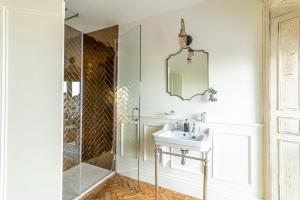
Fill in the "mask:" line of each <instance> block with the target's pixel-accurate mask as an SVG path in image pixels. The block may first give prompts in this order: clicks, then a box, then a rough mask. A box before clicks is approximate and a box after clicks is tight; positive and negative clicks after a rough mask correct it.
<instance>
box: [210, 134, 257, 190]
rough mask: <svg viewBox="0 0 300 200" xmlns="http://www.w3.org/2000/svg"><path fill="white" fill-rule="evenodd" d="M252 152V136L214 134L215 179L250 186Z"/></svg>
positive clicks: (213, 161)
mask: <svg viewBox="0 0 300 200" xmlns="http://www.w3.org/2000/svg"><path fill="white" fill-rule="evenodd" d="M251 150H252V148H251V136H247V135H240V134H238V133H222V132H214V136H213V156H212V157H213V160H212V163H213V178H214V179H220V180H223V181H229V182H234V183H237V184H250V183H251Z"/></svg>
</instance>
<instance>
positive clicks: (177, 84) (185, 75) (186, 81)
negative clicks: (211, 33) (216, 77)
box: [167, 48, 209, 100]
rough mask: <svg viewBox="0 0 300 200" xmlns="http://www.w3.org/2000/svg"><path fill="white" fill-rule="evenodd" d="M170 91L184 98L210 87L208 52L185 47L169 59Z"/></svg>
mask: <svg viewBox="0 0 300 200" xmlns="http://www.w3.org/2000/svg"><path fill="white" fill-rule="evenodd" d="M167 70H168V71H167V73H168V81H167V83H168V87H167V88H168V93H169V94H170V95H172V96H178V97H180V98H181V99H183V100H190V99H192V98H193V97H194V96H196V95H203V94H204V92H205V91H206V90H208V89H209V77H208V75H209V72H208V53H207V52H205V51H203V50H193V49H191V48H183V49H181V50H180V51H179V52H178V53H176V54H173V55H171V56H169V58H168V59H167Z"/></svg>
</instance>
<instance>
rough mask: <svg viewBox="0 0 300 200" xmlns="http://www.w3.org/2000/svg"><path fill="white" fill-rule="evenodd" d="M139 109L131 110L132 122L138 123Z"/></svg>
mask: <svg viewBox="0 0 300 200" xmlns="http://www.w3.org/2000/svg"><path fill="white" fill-rule="evenodd" d="M139 115H140V109H139V108H132V115H131V118H132V121H135V122H137V121H139Z"/></svg>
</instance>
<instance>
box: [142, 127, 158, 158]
mask: <svg viewBox="0 0 300 200" xmlns="http://www.w3.org/2000/svg"><path fill="white" fill-rule="evenodd" d="M142 127H143V132H142V133H143V137H142V143H143V145H142V146H143V149H141V150H143V151H142V153H143V160H144V161H148V160H150V161H153V160H154V157H153V156H154V154H153V153H154V151H153V149H154V148H155V145H154V142H153V138H152V134H151V133H155V132H156V131H159V130H160V129H161V128H162V126H159V125H150V124H149V125H147V124H144V125H143V126H142Z"/></svg>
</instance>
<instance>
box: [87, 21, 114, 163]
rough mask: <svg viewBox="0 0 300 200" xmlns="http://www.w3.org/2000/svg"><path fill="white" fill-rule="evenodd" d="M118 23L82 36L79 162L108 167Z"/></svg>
mask: <svg viewBox="0 0 300 200" xmlns="http://www.w3.org/2000/svg"><path fill="white" fill-rule="evenodd" d="M117 38H118V26H114V27H111V28H107V29H103V30H100V31H96V32H92V33H89V34H84V36H83V124H82V125H83V141H82V142H83V145H82V161H83V162H87V163H89V164H92V165H96V166H98V167H102V168H105V169H111V167H112V159H113V155H112V154H111V151H112V147H113V135H114V134H113V133H114V132H113V131H114V101H115V99H114V74H115V73H114V69H115V66H114V65H115V62H114V58H115V49H114V46H115V41H116V39H117Z"/></svg>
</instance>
